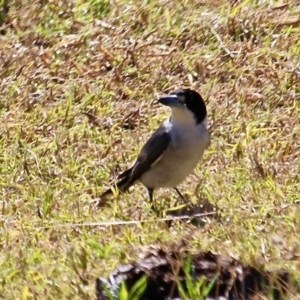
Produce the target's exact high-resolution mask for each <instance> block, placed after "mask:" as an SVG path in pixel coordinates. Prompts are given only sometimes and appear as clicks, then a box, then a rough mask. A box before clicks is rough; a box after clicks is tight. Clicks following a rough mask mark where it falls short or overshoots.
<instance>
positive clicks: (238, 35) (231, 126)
mask: <svg viewBox="0 0 300 300" xmlns="http://www.w3.org/2000/svg"><path fill="white" fill-rule="evenodd" d="M299 12H300V5H299V1H297V0H294V1H292V0H291V1H286V2H281V1H280V2H279V1H269V0H266V1H263V0H262V1H251V0H246V1H230V2H229V1H222V0H215V1H210V0H203V1H192V0H182V1H179V0H176V1H164V0H150V1H119V0H116V1H108V0H89V1H80V0H78V1H64V0H62V1H59V0H57V1H56V0H52V1H42V0H40V1H38V0H33V1H25V0H20V1H17V0H12V1H5V0H4V1H2V2H1V12H0V25H1V28H0V29H1V35H0V58H1V59H0V76H1V80H0V120H1V123H2V126H1V128H0V137H1V143H0V153H1V156H0V161H1V163H0V168H1V172H0V187H1V189H0V193H1V195H0V204H1V206H0V207H1V215H0V222H1V229H0V232H1V235H0V236H1V238H0V247H1V259H0V270H1V279H0V282H1V285H0V286H1V288H0V297H1V298H3V299H94V298H95V280H96V278H97V277H99V276H104V277H105V276H107V275H108V274H109V272H110V271H112V270H113V269H114V268H115V267H116V266H117V265H119V264H121V263H126V262H129V261H131V260H135V259H137V258H138V257H139V253H140V251H141V249H142V248H143V247H144V246H147V245H151V244H155V245H163V246H164V247H166V246H167V245H168V244H169V243H170V242H172V243H176V242H180V241H182V240H184V241H186V242H188V248H189V249H190V250H191V251H193V252H197V251H214V252H218V253H222V254H226V255H234V256H235V257H237V258H239V259H240V260H241V261H243V262H244V263H245V264H251V265H254V266H258V265H259V266H261V265H263V266H264V268H266V269H276V268H285V269H288V270H289V271H290V272H292V273H295V274H296V275H295V276H298V277H296V278H299V275H297V270H298V269H299V262H300V260H299V255H300V250H299V249H300V247H299V246H300V245H299V225H300V224H299V213H300V211H299V205H300V203H299V201H300V200H299V195H300V185H299V171H300V125H299V112H300V17H299ZM178 87H189V88H193V89H195V90H197V91H198V92H200V93H201V95H202V96H203V98H204V99H205V101H206V103H207V107H208V114H209V126H210V130H211V134H212V142H211V145H210V147H209V149H208V150H207V151H206V153H205V155H204V158H203V160H202V162H201V164H199V166H198V167H197V169H196V170H195V172H194V173H193V174H192V175H191V176H189V178H188V179H187V180H186V181H185V182H184V183H183V184H182V185H181V186H180V188H181V191H183V192H184V193H185V194H186V197H187V198H189V200H190V202H191V203H197V202H198V201H200V200H201V199H206V200H207V201H209V203H211V204H212V205H214V206H215V207H217V209H218V218H210V219H208V220H207V221H206V222H205V223H204V224H201V226H196V225H195V224H194V223H193V222H188V221H187V220H184V221H176V222H173V223H172V225H171V226H170V227H169V226H167V225H169V224H166V223H165V222H164V221H162V220H160V218H158V217H157V216H156V215H155V214H153V212H152V211H151V208H150V204H149V202H148V198H147V193H146V191H145V189H144V188H143V187H142V186H139V185H137V186H135V187H134V188H133V189H132V190H131V191H130V193H128V194H126V195H119V196H118V197H117V196H116V197H112V199H111V202H109V203H108V204H107V206H106V207H103V208H99V209H95V208H94V207H93V205H91V202H92V201H93V199H95V198H97V197H98V196H99V195H100V193H101V192H102V191H104V190H105V189H106V188H108V187H109V186H110V185H111V184H113V182H114V180H115V179H116V176H117V174H118V173H119V172H120V171H122V170H124V169H125V168H126V167H128V166H130V164H131V163H132V162H133V160H134V159H135V157H136V155H137V154H138V151H139V150H140V148H141V146H142V145H143V143H144V142H145V141H146V140H147V138H148V137H149V135H150V134H151V132H152V131H153V130H154V129H155V128H156V127H157V126H158V125H159V124H160V123H161V122H162V121H163V120H164V119H165V118H167V117H168V115H169V111H168V109H167V108H166V107H162V106H160V105H159V104H158V103H157V102H156V100H157V98H158V96H159V95H161V94H163V93H168V92H170V91H172V90H174V89H175V88H178ZM155 197H156V201H157V205H158V207H159V208H160V211H161V216H162V217H164V215H166V213H167V210H168V209H170V208H174V206H176V205H180V203H179V204H176V203H177V202H178V198H177V196H176V194H175V193H173V192H171V191H168V190H161V191H157V192H156V194H155ZM179 202H180V201H179ZM126 221H128V223H126ZM132 221H136V222H132ZM108 222H109V223H108ZM198 225H199V224H198ZM291 292H292V294H293V297H294V298H295V299H300V296H299V295H298V294H297V293H296V292H294V287H292V286H291Z"/></svg>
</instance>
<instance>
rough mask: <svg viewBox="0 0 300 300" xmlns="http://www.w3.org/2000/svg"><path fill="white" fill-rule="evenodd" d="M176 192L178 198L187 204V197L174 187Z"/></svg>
mask: <svg viewBox="0 0 300 300" xmlns="http://www.w3.org/2000/svg"><path fill="white" fill-rule="evenodd" d="M174 190H175V191H176V193H177V194H178V196H179V197H180V198H181V200H182V201H183V202H184V203H187V201H186V199H185V197H184V196H183V195H182V194H181V192H180V191H179V189H178V188H177V187H174Z"/></svg>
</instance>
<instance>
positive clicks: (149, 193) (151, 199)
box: [148, 188, 156, 212]
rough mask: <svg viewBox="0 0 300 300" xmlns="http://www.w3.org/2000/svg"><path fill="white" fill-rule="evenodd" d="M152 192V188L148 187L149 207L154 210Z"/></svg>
mask: <svg viewBox="0 0 300 300" xmlns="http://www.w3.org/2000/svg"><path fill="white" fill-rule="evenodd" d="M153 192H154V189H152V188H148V195H149V199H150V203H151V209H152V210H153V211H154V212H156V207H155V206H156V205H155V203H154V202H153Z"/></svg>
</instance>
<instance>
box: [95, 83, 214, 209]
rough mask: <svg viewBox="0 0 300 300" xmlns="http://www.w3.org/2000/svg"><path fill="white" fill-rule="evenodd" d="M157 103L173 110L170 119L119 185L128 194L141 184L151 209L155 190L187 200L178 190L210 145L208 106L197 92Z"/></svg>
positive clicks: (182, 92)
mask: <svg viewBox="0 0 300 300" xmlns="http://www.w3.org/2000/svg"><path fill="white" fill-rule="evenodd" d="M158 102H159V103H160V104H162V105H165V106H168V107H169V108H170V109H171V117H170V118H169V119H167V120H166V121H165V122H163V123H162V124H161V126H159V127H158V128H157V130H156V131H155V132H154V133H153V134H152V136H151V137H150V138H149V140H148V141H147V142H146V144H145V145H144V146H143V147H142V149H141V151H140V153H139V155H138V156H137V159H136V160H135V162H134V163H133V165H132V166H131V167H130V168H128V169H127V170H126V171H124V172H123V173H121V174H120V175H119V176H118V179H119V180H120V181H119V182H117V184H116V187H117V188H118V190H119V191H121V192H126V191H127V190H128V189H129V188H130V187H131V186H132V185H134V184H135V183H136V182H138V181H139V182H141V183H142V184H143V185H144V186H145V187H146V188H147V190H148V196H149V200H150V203H151V207H153V204H154V203H153V194H154V190H156V189H159V188H172V189H174V190H175V191H176V192H177V193H178V195H179V196H180V197H181V198H182V199H184V197H183V195H182V194H181V192H180V191H179V189H178V188H177V186H178V185H179V184H180V183H182V182H183V181H184V179H185V178H186V177H187V176H188V175H189V174H190V173H191V172H193V170H194V169H195V167H196V166H197V164H198V162H199V161H200V160H201V158H202V156H203V153H204V151H205V150H206V149H207V148H208V146H209V144H210V141H211V137H210V133H209V130H208V128H207V109H206V105H205V102H204V100H203V98H202V97H201V95H200V94H199V93H198V92H196V91H194V90H191V89H185V88H183V89H177V90H175V91H173V92H172V93H170V94H168V95H165V96H161V97H160V98H159V99H158ZM111 194H113V189H112V188H110V189H108V190H106V191H105V192H104V193H103V194H102V195H100V199H101V201H103V199H106V197H107V196H108V195H111Z"/></svg>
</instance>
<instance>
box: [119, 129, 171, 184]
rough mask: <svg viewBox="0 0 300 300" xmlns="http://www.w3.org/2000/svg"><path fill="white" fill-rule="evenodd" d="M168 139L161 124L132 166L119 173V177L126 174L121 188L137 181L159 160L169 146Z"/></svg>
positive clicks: (167, 132) (168, 135)
mask: <svg viewBox="0 0 300 300" xmlns="http://www.w3.org/2000/svg"><path fill="white" fill-rule="evenodd" d="M170 141H171V136H170V133H169V131H168V130H167V128H166V127H165V125H164V124H163V125H161V126H160V127H159V128H158V129H157V130H156V131H155V132H154V133H153V135H152V136H151V137H150V139H149V140H148V141H147V143H146V144H145V145H144V147H143V148H142V150H141V152H140V154H139V156H138V158H137V160H136V162H135V164H134V165H133V167H132V168H130V169H129V170H127V171H125V172H124V173H122V174H121V175H120V178H123V177H125V175H127V176H128V177H127V181H126V184H125V185H124V187H123V190H126V189H128V188H129V187H130V186H131V185H132V184H134V182H135V181H137V180H138V179H139V178H140V177H141V176H142V175H143V174H144V173H145V172H147V171H148V170H149V169H150V168H151V167H152V166H153V165H154V164H155V163H157V162H158V161H159V159H160V158H161V157H162V155H163V153H164V152H165V150H166V149H167V147H168V146H169V144H170ZM123 180H124V179H123Z"/></svg>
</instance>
